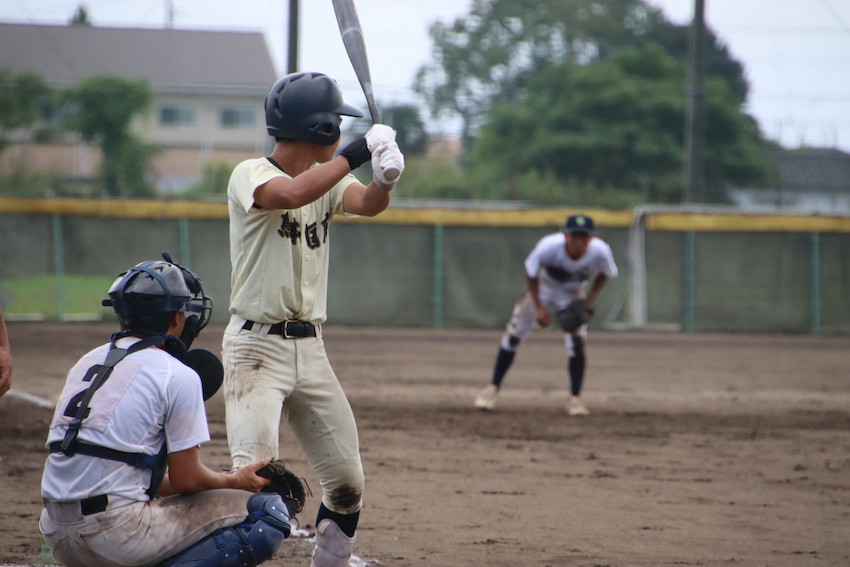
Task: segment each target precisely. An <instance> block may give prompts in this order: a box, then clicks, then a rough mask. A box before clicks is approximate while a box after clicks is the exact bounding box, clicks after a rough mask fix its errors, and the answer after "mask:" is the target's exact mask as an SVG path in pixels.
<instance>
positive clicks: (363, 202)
mask: <svg viewBox="0 0 850 567" xmlns="http://www.w3.org/2000/svg"><path fill="white" fill-rule="evenodd" d="M394 186H395V184H392V185H389V186H383V185H379V184H378V183H377V182H376V181H372V183H370V184H369V185H363V184H361V183H352V184H351V185H349V186H348V187H347V188H346V189H345V195H344V196H343V208H344V209H345V212H346V213H351V214H354V215H362V216H364V217H374V216H375V215H377V214H379V213H381V212H383V211H384V210H386V208H387V207H388V206H389V205H390V190H391V189H392V188H393V187H394Z"/></svg>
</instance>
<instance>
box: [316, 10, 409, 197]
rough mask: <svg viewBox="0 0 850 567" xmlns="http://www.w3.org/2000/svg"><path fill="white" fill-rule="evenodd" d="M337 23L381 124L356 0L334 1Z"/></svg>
mask: <svg viewBox="0 0 850 567" xmlns="http://www.w3.org/2000/svg"><path fill="white" fill-rule="evenodd" d="M333 5H334V12H336V21H337V23H338V24H339V32H340V33H341V34H342V42H343V43H344V44H345V50H346V51H347V52H348V58H349V59H351V66H352V67H354V72H355V73H356V74H357V80H358V81H360V87H361V88H362V89H363V94H364V95H366V104H368V105H369V114H371V115H372V123H373V124H381V113H380V112H378V105H377V104H376V103H375V93H374V92H373V91H372V73H371V72H370V71H369V59H368V57H367V56H366V42H365V41H364V39H363V28H362V27H361V26H360V18H358V17H357V8H355V7H354V0H333ZM400 173H401V172H400V171H399V170H398V169H396V168H390V169H387V170H385V171H384V177H386V178H387V179H389V180H390V181H392V180H395V179H396V178H397V177H398V176H399V175H400Z"/></svg>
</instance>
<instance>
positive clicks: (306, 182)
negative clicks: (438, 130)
mask: <svg viewBox="0 0 850 567" xmlns="http://www.w3.org/2000/svg"><path fill="white" fill-rule="evenodd" d="M265 111H266V126H267V130H268V133H269V135H271V136H274V138H275V145H274V149H273V150H272V153H271V155H269V156H267V157H261V158H256V159H249V160H247V161H244V162H242V163H240V164H239V165H237V166H236V168H235V169H234V171H233V174H232V176H231V178H230V183H229V185H228V188H227V195H228V207H229V211H230V260H231V264H232V275H231V288H232V289H231V301H230V313H231V318H230V323H229V325H228V326H227V329H226V330H225V334H224V338H223V340H222V347H223V359H224V366H225V378H224V398H225V409H226V420H227V438H228V443H229V445H230V453H231V457H232V459H233V468H234V469H236V470H238V469H240V468H242V467H244V466H247V465H248V464H249V463H252V462H254V461H256V460H258V459H267V458H269V457H277V455H278V445H279V426H280V420H281V415H282V416H283V421H284V422H285V424H286V426H287V427H289V429H290V430H291V431H292V434H293V436H294V437H295V439H296V441H297V442H298V444H299V446H300V447H301V449H302V450H303V451H304V453H305V455H306V456H307V459H308V460H309V462H310V464H311V466H312V467H313V469H314V470H315V472H316V475H317V476H318V478H319V482H320V483H321V487H322V501H321V504H320V506H319V511H318V515H317V518H316V544H315V547H314V550H313V560H312V565H313V567H343V566H347V565H348V560H349V557H350V555H351V553H352V552H353V550H354V544H355V530H356V528H357V523H358V520H359V516H360V508H361V497H362V493H363V486H364V478H363V468H362V465H361V461H360V447H359V439H358V434H357V426H356V423H355V420H354V415H353V412H352V410H351V407H350V405H349V403H348V400H347V399H346V396H345V393H344V392H343V390H342V387H341V386H340V384H339V381H338V380H337V377H336V375H335V374H334V371H333V369H332V368H331V365H330V363H329V362H328V358H327V355H326V353H325V347H324V343H323V341H322V328H321V325H322V323H323V322H324V321H325V319H326V317H327V314H326V304H327V281H328V254H329V245H330V233H329V230H330V224H331V220H332V219H333V217H334V216H335V215H340V214H344V215H364V216H374V215H377V214H378V213H380V212H381V211H383V210H384V209H386V208H387V206H388V205H389V202H390V190H392V189H393V187H394V183H390V182H388V181H387V179H386V178H385V177H384V176H383V173H382V172H383V171H384V170H385V169H386V168H388V167H395V168H398V169H399V170H403V169H404V157H403V156H402V154H401V152H400V151H399V149H398V146H397V145H396V143H395V132H394V131H393V130H392V129H391V128H389V127H387V126H383V125H376V126H373V127H372V128H371V129H370V130H369V132H368V133H367V134H366V136H365V137H364V138H360V139H358V140H355V141H354V142H352V143H351V144H349V145H347V146H346V147H345V148H344V149H343V150H342V152H341V153H340V155H338V156H336V157H335V154H336V151H337V148H338V146H339V144H340V124H341V122H342V116H355V117H359V116H363V112H362V111H360V110H359V109H358V108H355V107H354V106H351V105H349V104H346V103H344V102H343V100H342V93H341V91H340V88H339V86H338V85H337V83H336V81H334V80H333V79H331V78H330V77H328V76H326V75H323V74H320V73H294V74H291V75H287V76H285V77H283V78H282V79H280V80H279V81H277V82H276V83H275V84H274V85H273V86H272V88H271V89H270V90H269V92H268V95H267V96H266V102H265ZM370 160H371V164H372V171H373V177H372V180H371V183H370V184H369V185H363V184H361V183H360V182H359V181H358V180H357V179H356V178H355V177H354V176H353V175H352V174H351V171H352V170H354V169H356V168H357V167H359V166H360V165H362V164H364V163H366V162H367V161H370ZM352 300H354V298H352Z"/></svg>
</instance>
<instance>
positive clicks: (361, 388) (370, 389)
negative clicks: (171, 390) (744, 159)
mask: <svg viewBox="0 0 850 567" xmlns="http://www.w3.org/2000/svg"><path fill="white" fill-rule="evenodd" d="M112 330H113V327H112V325H108V324H102V323H87V324H82V323H80V324H77V323H65V324H47V323H14V322H13V323H10V333H11V338H12V346H13V352H14V357H15V364H16V366H15V374H14V378H15V380H14V384H13V386H14V389H15V390H16V391H17V392H25V393H27V394H31V395H34V396H39V397H43V398H47V399H55V397H56V396H57V394H58V393H59V390H60V387H61V383H62V381H63V378H64V373H65V371H66V370H67V368H68V367H69V366H70V365H71V364H72V363H73V362H74V361H75V360H76V359H77V358H78V357H79V356H80V355H81V354H82V353H83V352H84V351H85V350H87V349H89V348H92V347H93V346H95V345H97V344H99V343H101V342H104V341H105V340H106V339H107V338H108V336H109V334H110V332H111V331H112ZM221 332H222V328H221V327H216V328H212V327H211V328H209V329H207V330H206V331H205V333H204V336H202V337H201V339H199V344H198V345H197V346H203V347H206V348H209V349H211V350H214V351H218V350H219V341H220V337H221ZM498 336H499V332H498V331H493V330H486V331H461V330H431V329H374V328H368V329H356V328H343V327H327V328H326V329H325V341H326V343H327V349H328V352H329V354H330V357H331V361H332V362H333V364H334V366H335V368H336V371H337V374H338V375H339V376H340V379H341V380H342V382H343V385H344V387H345V389H346V391H347V393H348V395H349V398H350V399H351V402H352V405H353V407H354V411H355V414H356V416H357V419H358V423H359V425H360V433H361V442H362V447H363V459H364V465H365V468H366V479H367V491H366V494H365V507H364V510H363V514H362V519H361V524H360V530H359V532H358V537H359V543H358V549H357V553H358V555H359V556H360V557H361V558H362V559H363V560H364V561H365V562H367V563H368V564H369V565H380V566H393V567H407V566H413V565H430V566H444V567H458V566H462V565H464V566H466V565H468V566H488V567H500V566H505V567H507V566H512V567H513V566H516V565H535V566H552V567H560V566H663V565H712V566H713V565H717V566H720V565H723V566H727V565H735V566H736V567H756V566H759V567H761V566H765V565H767V566H780V567H782V566H788V567H792V566H793V567H801V566H802V567H807V566H827V565H828V566H837V565H850V531H848V526H850V340H849V339H848V338H847V337H808V336H766V335H714V334H710V335H705V334H667V333H650V332H639V333H638V332H634V333H629V332H611V331H605V332H603V331H598V332H595V333H592V334H591V336H590V341H589V374H588V378H587V381H586V386H585V399H586V402H587V404H588V406H589V408H590V409H591V411H592V415H590V416H589V417H587V418H581V419H577V418H570V417H568V416H567V415H566V413H565V412H564V411H563V403H564V401H565V399H566V385H567V380H566V372H565V359H564V350H563V346H562V339H561V336H560V334H559V333H556V332H553V331H538V332H537V333H536V334H535V335H534V336H532V338H531V340H530V342H529V343H528V344H527V345H526V346H525V347H524V348H523V350H522V351H521V352H520V353H519V355H518V356H517V359H516V362H515V364H514V368H513V369H512V371H511V373H510V374H509V375H508V377H507V380H506V382H505V386H504V388H503V394H502V397H501V399H500V403H499V406H498V407H497V409H496V411H494V412H492V413H482V412H478V411H475V410H473V409H472V399H473V398H474V396H475V394H476V393H477V391H478V390H479V389H480V388H481V387H483V386H484V385H485V384H486V383H487V381H488V378H489V374H490V369H491V366H492V363H493V358H494V356H495V354H496V349H497V343H498ZM0 415H2V419H0V470H2V473H3V479H4V486H3V489H2V490H0V532H2V534H3V536H2V541H0V564H4V563H5V564H28V565H36V564H41V563H42V562H43V560H44V559H43V558H44V555H40V554H39V548H40V545H41V539H40V536H39V534H38V531H37V518H38V514H39V512H40V497H39V482H40V475H41V467H42V464H43V462H44V457H45V453H44V449H43V441H44V438H45V435H46V431H47V425H48V422H49V419H50V415H51V410H50V409H48V408H45V407H39V406H38V405H36V404H33V403H31V402H30V401H27V400H25V399H23V398H21V397H20V396H16V395H7V396H4V397H3V398H0ZM208 415H209V422H210V428H211V433H212V435H213V441H212V442H211V443H209V444H207V445H205V446H204V447H203V449H202V458H203V459H204V461H205V463H206V464H207V465H209V466H211V467H213V468H225V467H227V465H228V463H229V458H228V453H227V446H226V439H225V433H224V412H223V403H222V399H221V395H220V394H218V395H217V396H215V397H214V398H213V399H212V400H210V401H209V402H208ZM281 454H282V456H284V457H286V458H289V459H291V460H290V465H291V466H292V467H293V468H295V469H296V470H298V471H299V472H301V473H303V474H304V475H305V477H306V478H307V480H308V482H309V484H310V485H311V486H313V487H314V488H316V487H318V482H317V481H316V480H315V478H314V477H313V476H312V475H311V473H310V471H307V470H306V464H305V461H304V459H303V457H302V456H301V454H300V452H299V450H298V448H297V447H296V446H295V445H294V443H293V442H292V440H291V438H289V437H287V436H284V438H283V439H282V440H281ZM317 506H318V498H317V497H313V498H311V499H310V500H309V503H308V507H307V509H306V510H305V511H304V512H303V513H302V514H301V517H300V519H301V521H302V527H303V528H305V529H306V530H308V531H309V530H310V529H311V528H312V526H311V525H310V524H311V523H312V519H313V517H314V516H315V511H316V508H317ZM309 552H310V543H309V541H307V540H306V539H297V538H294V539H291V540H290V541H287V542H286V543H285V544H284V547H283V548H282V550H281V552H280V553H279V554H278V556H277V557H276V558H275V559H274V560H272V561H269V562H268V563H266V564H264V565H269V566H271V567H284V566H286V567H291V566H294V565H303V566H305V567H306V566H307V565H309Z"/></svg>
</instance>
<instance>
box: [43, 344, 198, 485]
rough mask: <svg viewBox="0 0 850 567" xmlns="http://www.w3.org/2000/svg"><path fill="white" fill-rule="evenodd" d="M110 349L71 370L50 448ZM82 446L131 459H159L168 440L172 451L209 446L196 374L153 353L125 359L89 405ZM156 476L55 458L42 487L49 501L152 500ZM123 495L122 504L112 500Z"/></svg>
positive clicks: (93, 460)
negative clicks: (136, 456) (97, 447)
mask: <svg viewBox="0 0 850 567" xmlns="http://www.w3.org/2000/svg"><path fill="white" fill-rule="evenodd" d="M138 340H139V339H138V338H135V337H125V338H122V339H119V340H118V341H117V343H116V346H118V347H119V348H129V347H130V346H131V345H133V344H134V343H136V342H137V341H138ZM108 351H109V344H106V345H103V346H100V347H98V348H96V349H94V350H92V351H91V352H89V353H88V354H86V355H85V356H83V357H82V358H81V359H80V360H79V362H77V364H76V365H75V366H74V367H73V368H71V370H70V371H69V372H68V376H67V379H66V381H65V386H64V388H63V390H62V395H61V397H60V398H59V402H58V403H57V405H56V411H55V412H54V415H53V421H52V422H51V424H50V432H49V433H48V436H47V445H48V446H49V445H50V443H52V442H54V441H61V440H62V439H63V438H64V437H65V432H66V431H67V429H68V424H69V423H70V422H71V420H72V419H73V418H74V416H75V415H76V412H77V406H78V405H79V403H80V400H81V399H82V397H83V394H84V392H85V391H86V390H88V387H89V386H90V385H91V381H92V378H93V372H96V370H97V368H98V367H99V365H101V364H103V362H104V361H105V360H106V354H107V352H108ZM89 408H90V409H89V414H88V417H86V418H85V419H84V420H83V423H82V427H81V429H80V433H79V435H78V436H77V441H81V442H85V443H89V444H93V445H100V446H103V447H108V448H110V449H115V450H118V451H124V452H127V453H144V454H147V455H156V454H157V453H158V452H159V450H160V448H161V447H162V444H163V442H164V441H165V440H166V439H167V442H168V452H169V453H175V452H178V451H184V450H186V449H190V448H192V447H196V446H198V445H200V444H201V443H204V442H205V441H209V439H210V435H209V429H208V428H207V416H206V411H205V409H204V398H203V393H202V389H201V380H200V378H199V377H198V374H197V373H196V372H195V371H194V370H192V369H191V368H189V367H188V366H186V365H185V364H183V363H182V362H180V361H179V360H177V359H176V358H174V357H173V356H171V355H170V354H168V353H167V352H165V351H164V350H162V349H159V348H156V347H150V348H146V349H142V350H140V351H137V352H134V353H131V354H129V355H127V356H126V357H125V358H124V359H123V360H121V361H120V362H119V363H118V364H116V365H115V367H114V368H113V369H112V373H111V374H110V375H109V377H108V378H107V379H106V381H105V382H103V384H102V385H101V387H100V388H99V389H98V390H97V392H95V394H94V396H93V397H92V398H91V401H90V402H89ZM150 478H151V470H150V469H147V468H143V467H135V466H129V465H126V464H124V463H120V462H117V461H112V460H109V459H104V458H100V457H90V456H88V455H82V454H79V453H78V454H75V455H73V456H71V457H67V456H65V455H64V454H62V453H53V454H51V455H50V456H49V457H48V458H47V463H46V464H45V467H44V474H43V476H42V482H41V492H42V496H43V497H44V498H48V499H50V500H59V501H63V500H81V499H83V498H88V497H90V496H96V495H99V494H109V495H110V498H111V499H112V500H113V501H116V500H119V499H120V498H122V497H123V498H125V499H126V500H127V501H145V500H149V498H148V496H147V494H146V493H145V490H147V488H148V487H149V486H150ZM113 497H118V498H113Z"/></svg>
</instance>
